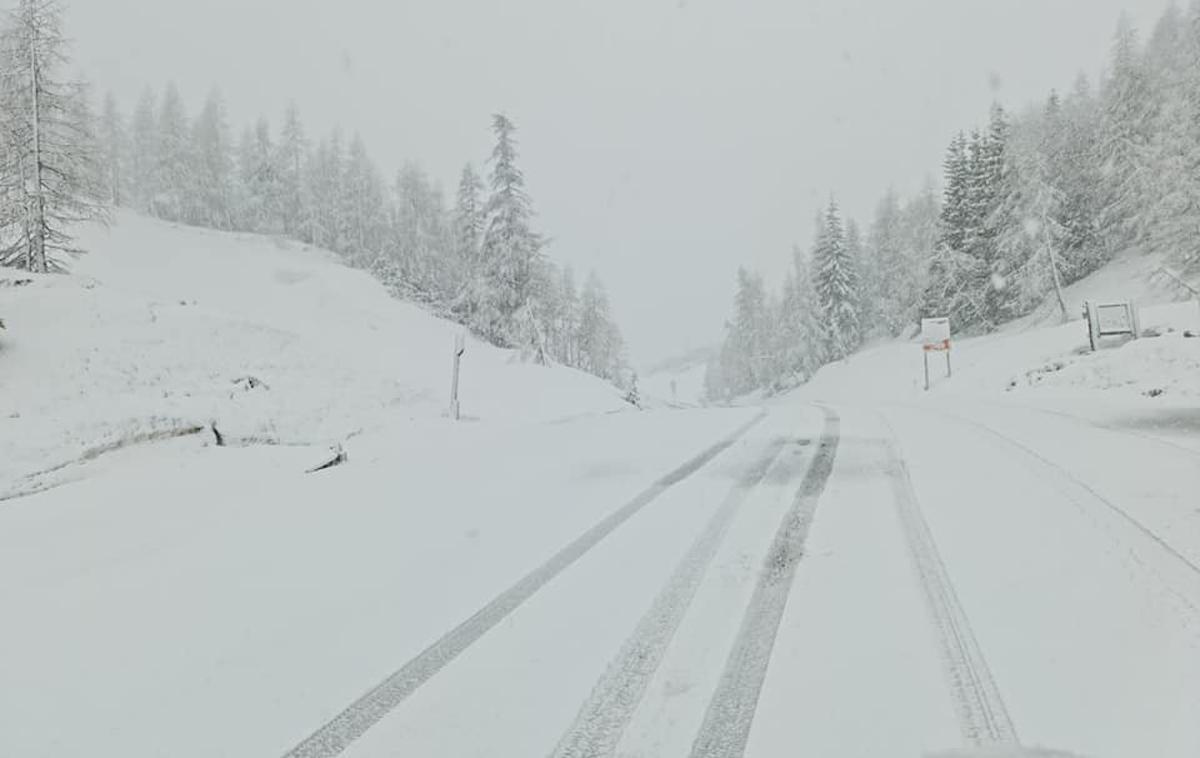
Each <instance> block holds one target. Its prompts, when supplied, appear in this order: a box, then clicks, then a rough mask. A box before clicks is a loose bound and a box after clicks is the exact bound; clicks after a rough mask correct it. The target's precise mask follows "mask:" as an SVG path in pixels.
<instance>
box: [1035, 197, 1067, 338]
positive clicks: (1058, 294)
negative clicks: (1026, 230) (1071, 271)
mask: <svg viewBox="0 0 1200 758" xmlns="http://www.w3.org/2000/svg"><path fill="white" fill-rule="evenodd" d="M1047 221H1048V219H1047V218H1046V214H1044V213H1043V214H1042V230H1043V234H1045V233H1046V229H1047V228H1048V227H1047V226H1046V223H1047ZM1046 256H1047V257H1048V258H1049V259H1050V278H1051V280H1053V282H1054V297H1055V298H1057V299H1058V310H1059V312H1060V313H1061V314H1062V322H1063V323H1064V324H1065V323H1067V322H1068V321H1070V320H1071V317H1070V315H1068V313H1067V302H1066V300H1064V299H1063V291H1062V279H1061V278H1060V277H1059V275H1058V255H1056V254H1055V252H1054V241H1053V240H1051V239H1050V238H1049V236H1048V235H1047V237H1046Z"/></svg>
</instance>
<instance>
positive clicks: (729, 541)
mask: <svg viewBox="0 0 1200 758" xmlns="http://www.w3.org/2000/svg"><path fill="white" fill-rule="evenodd" d="M113 455H114V456H115V457H114V458H112V459H108V460H106V461H105V462H104V463H103V466H102V467H101V464H100V462H97V463H96V464H94V465H96V466H97V468H96V470H95V471H93V472H91V474H90V475H89V476H85V477H83V478H82V481H79V482H76V483H73V484H67V485H64V486H62V487H59V488H57V489H54V490H50V491H48V492H44V493H41V494H38V495H34V496H31V497H28V498H22V499H19V500H14V501H9V502H7V503H5V504H3V506H2V507H0V608H3V609H4V619H3V623H0V682H2V685H0V714H2V719H3V728H2V729H0V755H14V756H74V755H87V756H97V755H105V756H107V755H113V756H116V755H120V756H123V757H126V756H128V757H136V756H153V755H171V756H216V755H221V756H280V755H296V756H318V755H319V756H333V755H345V756H356V757H367V756H447V757H453V758H459V757H460V756H496V755H504V756H538V755H541V756H562V757H563V758H566V757H567V756H571V757H573V758H574V757H577V756H629V757H632V756H676V755H693V756H741V755H747V756H776V755H798V754H803V755H820V756H875V755H888V756H921V755H926V754H928V753H932V752H937V751H944V750H953V749H956V748H995V747H1000V748H1009V747H1014V746H1017V745H1018V744H1020V745H1024V746H1040V747H1052V748H1057V749H1063V750H1069V751H1072V752H1075V753H1079V754H1082V755H1087V756H1094V757H1095V758H1110V757H1111V758H1118V757H1125V756H1128V757H1130V758H1133V757H1134V756H1138V757H1140V756H1148V755H1155V756H1158V755H1161V756H1168V757H1170V756H1191V755H1196V754H1200V570H1198V569H1197V566H1200V510H1198V509H1197V503H1198V502H1200V496H1197V495H1195V493H1197V492H1200V454H1197V453H1196V452H1194V451H1193V450H1192V449H1190V448H1189V447H1188V446H1186V445H1180V444H1177V442H1175V441H1169V440H1160V439H1155V438H1148V437H1147V436H1146V435H1144V434H1141V433H1139V432H1138V431H1136V430H1134V429H1129V430H1122V429H1119V428H1115V427H1112V426H1111V425H1107V426H1106V425H1104V424H1098V423H1092V422H1090V421H1089V420H1088V419H1086V418H1081V417H1077V416H1063V415H1061V414H1051V413H1046V412H1045V411H1044V410H1038V409H1034V408H1031V407H1018V406H999V405H996V404H986V403H982V402H978V403H971V402H968V401H965V400H961V399H959V400H950V399H947V400H944V401H940V402H937V403H935V402H933V401H929V402H911V403H907V404H899V403H898V404H887V403H880V404H875V405H865V404H863V405H860V404H855V403H852V402H833V403H832V404H830V405H817V404H812V403H809V402H806V401H805V398H804V397H803V396H802V395H801V396H797V397H795V398H793V399H791V400H789V401H786V402H783V403H779V404H776V405H772V406H770V407H768V408H766V409H765V416H763V417H761V418H760V417H759V411H758V410H756V409H741V410H685V411H657V412H649V413H641V414H638V413H625V414H615V415H600V416H589V417H583V418H578V419H574V420H571V421H567V422H563V423H557V424H533V425H528V426H525V427H503V426H487V425H480V426H479V427H477V428H472V427H470V426H465V427H460V426H454V425H452V424H447V423H444V422H442V423H430V424H429V425H428V426H427V427H425V428H420V429H414V430H410V431H409V432H406V433H405V434H403V435H398V436H397V435H393V436H388V435H386V434H379V435H376V436H374V437H371V436H367V437H365V438H363V439H361V440H358V441H357V447H356V448H352V449H351V463H350V464H349V465H346V466H342V467H338V468H336V469H331V470H329V471H327V472H322V473H321V474H319V475H304V474H303V473H300V472H301V471H303V469H304V465H303V464H304V463H306V462H307V458H306V456H311V455H312V451H306V450H302V449H301V450H286V449H270V450H268V449H242V450H230V449H217V448H212V447H201V443H200V441H199V440H195V439H191V438H188V439H182V440H175V441H172V442H168V443H162V444H160V445H156V446H152V447H147V448H141V449H131V450H126V451H122V452H120V453H116V454H113ZM310 735H311V737H310Z"/></svg>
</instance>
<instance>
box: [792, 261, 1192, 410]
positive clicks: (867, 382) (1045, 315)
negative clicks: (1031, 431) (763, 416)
mask: <svg viewBox="0 0 1200 758" xmlns="http://www.w3.org/2000/svg"><path fill="white" fill-rule="evenodd" d="M1158 265H1159V263H1158V261H1157V260H1155V259H1153V258H1122V259H1118V260H1117V261H1114V262H1113V263H1111V264H1109V265H1108V266H1106V267H1105V268H1103V269H1101V270H1100V271H1097V272H1096V273H1095V274H1092V275H1091V276H1089V277H1087V278H1085V279H1083V280H1081V281H1079V282H1077V283H1076V284H1074V285H1072V286H1070V287H1067V288H1066V290H1065V292H1064V294H1065V299H1066V301H1067V305H1068V309H1069V313H1070V316H1071V321H1070V322H1069V323H1067V324H1062V323H1060V320H1059V315H1058V310H1057V307H1056V306H1053V305H1052V304H1047V305H1046V306H1044V307H1043V308H1042V309H1039V311H1038V312H1037V313H1034V314H1031V315H1030V316H1028V317H1026V318H1023V319H1019V320H1017V321H1014V322H1012V323H1010V324H1007V325H1005V326H1004V327H1002V328H1001V329H1000V330H999V331H997V332H996V333H995V334H990V335H986V336H982V337H974V338H969V339H961V340H955V342H954V348H953V351H952V353H951V356H950V357H951V365H952V369H953V377H952V378H951V379H946V378H944V373H945V363H944V357H943V356H942V355H941V354H938V353H933V354H931V355H930V372H931V376H932V378H933V383H934V387H933V390H932V392H930V393H929V395H928V396H929V397H933V398H937V397H947V398H955V397H959V398H963V397H971V398H980V397H982V398H990V399H992V400H997V401H1000V400H1004V401H1017V400H1019V401H1020V402H1022V403H1025V404H1034V405H1057V406H1064V405H1065V406H1068V407H1073V406H1080V405H1081V404H1082V405H1087V406H1089V407H1091V408H1101V407H1106V408H1108V409H1110V410H1111V411H1112V412H1113V413H1117V412H1122V413H1138V412H1146V413H1151V414H1154V413H1156V412H1158V411H1167V410H1171V409H1174V410H1179V409H1180V408H1184V409H1186V408H1190V407H1194V406H1195V403H1196V402H1197V399H1198V398H1200V338H1193V337H1189V336H1185V335H1188V334H1200V304H1197V303H1196V302H1195V301H1194V300H1186V301H1181V302H1174V301H1176V300H1178V299H1179V297H1180V293H1179V292H1178V290H1177V289H1176V288H1174V287H1172V286H1170V285H1168V284H1167V283H1165V282H1164V281H1163V279H1162V278H1161V277H1156V276H1155V271H1156V270H1157V268H1158ZM1086 300H1091V301H1112V302H1120V301H1123V300H1132V301H1133V302H1134V304H1135V306H1136V307H1137V308H1138V310H1139V314H1140V320H1141V328H1142V331H1143V334H1145V335H1147V336H1145V337H1143V338H1142V339H1138V340H1134V341H1130V342H1127V343H1125V344H1120V343H1116V344H1113V343H1111V342H1110V343H1107V344H1106V345H1104V346H1102V349H1100V350H1098V351H1097V352H1095V353H1093V352H1090V351H1089V350H1088V337H1087V325H1086V322H1085V321H1084V320H1083V318H1082V315H1081V309H1082V305H1083V303H1084V301H1086ZM922 371H923V367H922V355H921V349H920V345H919V343H918V342H917V341H896V342H890V343H886V344H883V345H879V346H876V347H873V348H869V349H866V350H863V351H861V352H859V353H857V354H855V355H853V356H851V357H850V358H849V359H847V360H844V361H840V362H838V363H835V364H831V365H829V366H826V367H824V368H823V369H821V370H820V371H819V372H818V373H817V375H816V376H815V377H814V379H813V380H812V382H810V383H809V385H808V386H806V387H804V388H802V389H801V390H799V391H798V394H799V395H801V396H805V397H820V398H825V399H829V400H837V399H845V398H849V397H853V398H855V400H856V401H862V400H865V399H873V400H875V401H891V400H915V399H920V398H923V397H926V393H925V392H924V389H923V381H924V379H923V374H922ZM1184 415H1185V416H1187V415H1188V414H1187V413H1186V412H1185V414H1184ZM1166 431H1169V428H1168V429H1167V430H1166Z"/></svg>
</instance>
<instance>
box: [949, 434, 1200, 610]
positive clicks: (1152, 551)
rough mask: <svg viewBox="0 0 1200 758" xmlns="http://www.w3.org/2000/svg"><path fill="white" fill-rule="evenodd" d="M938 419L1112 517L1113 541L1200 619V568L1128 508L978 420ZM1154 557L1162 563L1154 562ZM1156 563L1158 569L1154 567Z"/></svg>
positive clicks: (1078, 505) (1085, 507) (1079, 502)
mask: <svg viewBox="0 0 1200 758" xmlns="http://www.w3.org/2000/svg"><path fill="white" fill-rule="evenodd" d="M938 415H940V416H942V417H944V418H947V419H950V420H952V421H955V422H958V423H959V424H963V425H966V426H970V427H973V428H975V429H977V430H979V431H981V432H983V433H985V434H986V435H988V436H990V437H991V438H993V439H995V440H996V441H997V442H999V443H1001V444H1004V445H1006V446H1008V447H1009V448H1011V449H1014V450H1016V451H1018V452H1019V453H1021V454H1022V455H1023V456H1024V457H1025V458H1026V459H1028V460H1029V461H1031V462H1033V463H1034V464H1035V465H1036V466H1037V467H1038V468H1040V469H1041V471H1042V474H1043V476H1045V477H1046V478H1047V479H1048V480H1049V481H1050V482H1051V483H1052V484H1053V485H1054V486H1055V487H1056V488H1057V489H1058V490H1059V491H1060V492H1062V493H1063V494H1064V495H1065V496H1066V497H1067V499H1068V500H1070V501H1071V502H1072V503H1073V504H1074V505H1075V506H1076V508H1078V509H1079V510H1080V512H1082V513H1084V514H1087V513H1088V512H1089V511H1093V512H1096V513H1099V514H1100V515H1102V516H1108V517H1109V519H1110V523H1112V524H1113V525H1114V526H1115V528H1116V530H1117V531H1119V532H1121V534H1119V535H1117V534H1112V535H1111V537H1112V538H1113V539H1115V540H1116V541H1117V542H1118V544H1121V545H1123V546H1124V548H1125V549H1127V550H1129V551H1130V555H1131V556H1132V557H1133V558H1134V560H1136V561H1137V562H1138V563H1139V564H1141V565H1142V567H1143V568H1145V569H1146V570H1147V571H1149V572H1150V574H1151V575H1153V576H1154V577H1155V578H1156V579H1157V580H1158V582H1159V583H1160V584H1161V585H1162V586H1163V588H1164V589H1165V590H1166V591H1167V592H1168V593H1169V594H1170V595H1171V596H1172V597H1174V598H1175V600H1176V601H1178V602H1179V603H1180V604H1181V605H1182V606H1183V607H1184V608H1185V609H1186V611H1187V612H1188V613H1190V614H1191V615H1192V616H1194V617H1197V618H1200V564H1197V563H1196V561H1194V560H1193V559H1191V558H1189V557H1188V556H1186V555H1184V554H1183V553H1182V552H1180V551H1179V550H1178V549H1176V548H1175V547H1174V546H1173V545H1172V544H1171V543H1170V542H1168V541H1167V540H1166V539H1165V538H1164V537H1162V535H1160V534H1158V533H1157V532H1155V531H1154V530H1153V529H1151V528H1150V527H1148V526H1146V524H1144V523H1142V522H1141V521H1139V520H1138V519H1137V518H1135V517H1134V516H1133V515H1132V514H1131V513H1129V511H1127V510H1126V509H1125V508H1122V507H1121V506H1120V505H1118V504H1117V503H1115V502H1113V501H1112V500H1109V499H1108V498H1106V497H1104V496H1103V495H1101V494H1100V493H1099V492H1097V491H1096V490H1095V489H1093V488H1092V487H1091V486H1090V485H1088V484H1087V483H1086V482H1084V481H1083V480H1081V479H1080V478H1079V477H1077V476H1076V475H1075V474H1073V473H1071V472H1070V471H1069V470H1068V469H1066V468H1064V467H1063V466H1060V465H1059V464H1057V463H1055V462H1054V461H1052V460H1050V459H1049V458H1047V457H1046V456H1044V455H1042V454H1041V453H1039V452H1038V451H1036V450H1034V449H1033V448H1031V447H1029V446H1028V445H1026V444H1024V443H1022V442H1019V441H1017V440H1015V439H1013V438H1012V437H1010V436H1008V435H1007V434H1003V433H1001V432H999V431H997V430H995V429H993V428H992V427H991V426H988V425H987V424H984V423H981V422H979V421H975V420H974V419H969V418H965V417H963V416H959V415H958V414H953V413H946V412H939V414H938ZM1089 506H1090V507H1089ZM1140 546H1144V548H1146V550H1145V551H1143V550H1141V549H1140ZM1143 553H1144V554H1143ZM1153 556H1156V557H1157V558H1158V559H1159V560H1154V557H1153ZM1152 562H1153V563H1155V564H1156V565H1150V564H1151V563H1152Z"/></svg>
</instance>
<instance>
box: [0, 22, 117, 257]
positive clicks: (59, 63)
mask: <svg viewBox="0 0 1200 758" xmlns="http://www.w3.org/2000/svg"><path fill="white" fill-rule="evenodd" d="M67 63H68V58H67V43H66V40H65V39H64V37H63V34H62V10H61V7H60V5H59V3H58V2H56V0H20V2H19V3H18V4H17V7H16V8H15V9H13V10H12V11H11V12H9V13H8V15H7V17H6V18H5V19H4V26H3V29H2V30H0V161H2V163H0V171H2V173H0V264H3V265H8V266H18V267H21V268H24V269H27V270H29V271H38V272H47V271H55V270H61V269H62V267H63V266H64V265H65V260H64V258H63V256H64V255H69V254H73V253H78V252H80V251H79V250H78V249H77V248H76V247H75V245H74V241H73V237H72V235H71V231H72V230H71V226H72V225H73V224H75V223H76V222H78V221H81V220H85V219H95V218H103V217H104V216H105V213H106V210H105V206H104V200H105V198H104V190H103V188H102V187H101V186H100V183H99V180H100V175H101V169H100V163H99V155H98V146H97V142H96V135H95V124H94V123H93V119H92V117H91V113H90V111H89V109H88V104H87V100H86V98H87V91H86V87H85V86H84V85H83V84H82V83H81V82H78V81H73V80H70V79H66V78H64V77H63V76H62V69H63V68H64V67H65V66H66V64H67Z"/></svg>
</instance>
